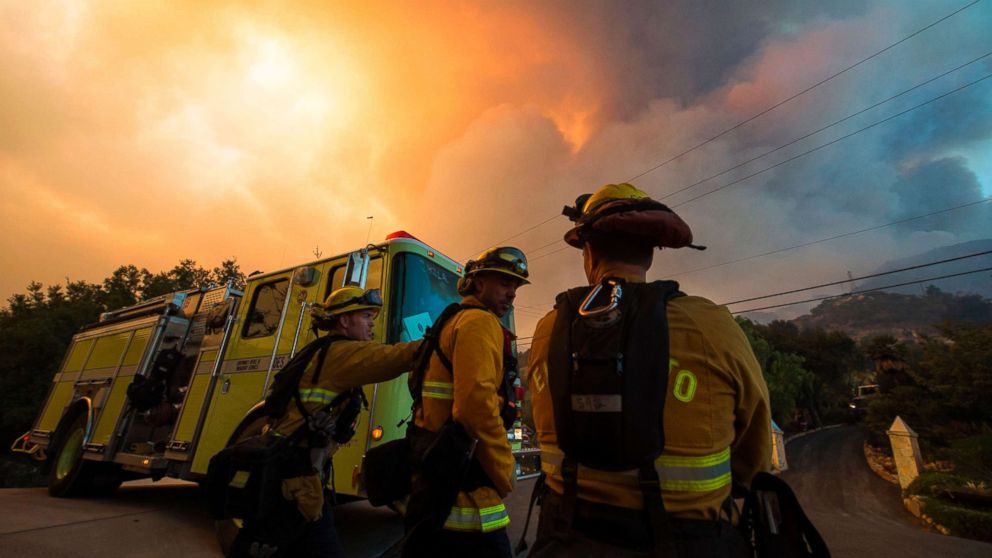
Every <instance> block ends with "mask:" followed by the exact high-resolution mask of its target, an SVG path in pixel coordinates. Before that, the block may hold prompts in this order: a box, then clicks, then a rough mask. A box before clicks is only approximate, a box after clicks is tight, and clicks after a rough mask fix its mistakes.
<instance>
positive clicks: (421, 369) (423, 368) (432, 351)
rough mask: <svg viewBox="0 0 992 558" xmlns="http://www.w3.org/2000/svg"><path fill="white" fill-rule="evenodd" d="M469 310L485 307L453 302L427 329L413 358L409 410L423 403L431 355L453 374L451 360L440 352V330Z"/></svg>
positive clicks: (483, 307) (409, 385) (409, 384)
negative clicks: (414, 362) (414, 361)
mask: <svg viewBox="0 0 992 558" xmlns="http://www.w3.org/2000/svg"><path fill="white" fill-rule="evenodd" d="M471 308H475V309H479V310H486V307H485V306H478V305H475V304H461V303H458V302H454V303H451V304H449V305H448V306H446V307H445V309H444V310H443V311H442V312H441V314H440V315H439V316H438V317H437V320H436V321H435V322H434V324H433V325H431V326H430V327H429V328H427V333H425V334H424V343H423V345H421V346H420V349H418V351H417V355H416V356H415V359H416V362H417V365H416V366H415V367H414V369H413V370H412V371H411V372H410V379H409V383H408V387H409V389H410V397H411V398H412V399H413V404H412V406H411V409H413V410H416V409H417V408H419V407H420V406H421V405H422V403H423V388H424V377H425V376H426V375H427V367H428V366H429V365H430V360H431V356H432V355H437V357H438V360H440V361H441V364H443V365H444V367H445V368H447V369H448V371H449V372H451V373H452V374H453V373H454V370H453V368H452V364H451V360H450V359H449V358H448V357H447V356H446V355H445V354H444V352H443V351H442V350H441V330H443V329H444V326H445V325H446V324H447V323H448V321H449V320H451V319H452V318H454V317H455V316H456V315H457V314H458V313H459V312H461V311H462V310H468V309H471Z"/></svg>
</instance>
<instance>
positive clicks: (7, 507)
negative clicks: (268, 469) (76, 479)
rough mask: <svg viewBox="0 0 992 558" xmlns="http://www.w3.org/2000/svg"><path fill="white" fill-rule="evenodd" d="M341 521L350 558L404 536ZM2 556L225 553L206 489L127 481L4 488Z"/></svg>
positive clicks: (369, 522)
mask: <svg viewBox="0 0 992 558" xmlns="http://www.w3.org/2000/svg"><path fill="white" fill-rule="evenodd" d="M532 486H533V481H527V482H522V483H520V484H519V486H518V490H517V491H515V492H514V495H513V496H512V497H511V498H510V499H509V501H508V505H509V507H510V513H511V517H512V518H513V523H512V524H511V526H510V536H511V539H512V540H513V542H514V543H516V539H517V537H519V534H520V531H521V530H522V529H523V525H522V524H523V520H524V517H526V514H527V500H528V498H529V496H530V489H531V487H532ZM536 511H537V509H535V514H534V516H535V517H534V518H533V520H532V521H533V523H534V525H532V526H531V531H530V537H529V538H530V539H531V540H533V537H534V529H535V527H536V520H537V517H536V516H537V513H536ZM334 517H335V522H336V524H337V528H338V532H339V533H341V538H342V542H343V544H344V547H345V551H346V552H347V555H348V556H350V557H355V558H364V557H373V556H378V555H379V554H380V553H382V552H383V551H385V550H386V549H387V548H389V547H390V546H391V545H392V543H393V542H395V541H397V540H399V538H400V537H401V536H402V534H403V526H402V523H401V521H400V519H399V517H398V516H397V515H396V514H395V513H393V512H391V511H389V510H388V509H386V508H373V507H371V506H369V505H368V503H367V502H364V501H363V502H352V503H349V504H342V505H339V506H337V507H336V508H335V510H334ZM0 555H2V556H25V557H33V556H39V557H40V556H44V557H46V558H49V557H50V558H89V557H93V558H106V557H108V556H113V557H115V558H117V557H121V558H130V557H134V558H138V557H140V558H175V557H177V556H178V557H182V558H216V557H218V556H220V555H221V553H220V549H219V547H218V545H217V539H216V536H215V534H214V527H213V521H212V520H211V519H210V516H209V515H208V514H207V512H206V508H205V506H204V503H203V500H202V497H201V495H200V492H199V488H198V487H197V486H196V485H194V484H189V483H182V482H178V481H169V480H165V481H160V482H158V483H154V484H152V483H149V482H145V481H141V482H137V483H125V484H124V486H122V487H121V489H120V490H119V491H118V492H117V494H115V495H114V496H113V497H111V498H104V499H89V500H77V499H60V498H51V497H49V496H48V492H47V491H46V490H45V489H44V488H18V489H5V490H0Z"/></svg>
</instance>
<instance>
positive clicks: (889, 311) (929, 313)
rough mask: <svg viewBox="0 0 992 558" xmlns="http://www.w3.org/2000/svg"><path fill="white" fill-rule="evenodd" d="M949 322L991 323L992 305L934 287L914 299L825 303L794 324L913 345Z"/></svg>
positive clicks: (881, 295)
mask: <svg viewBox="0 0 992 558" xmlns="http://www.w3.org/2000/svg"><path fill="white" fill-rule="evenodd" d="M948 320H951V321H968V322H992V301H990V300H988V299H986V298H983V297H982V296H980V295H977V294H952V293H947V292H944V291H942V290H941V289H939V288H937V287H935V286H930V287H927V289H926V291H925V292H924V293H923V294H915V295H914V294H900V293H889V292H884V291H878V292H871V293H864V294H860V295H855V296H851V297H845V298H837V299H831V300H825V301H823V302H822V303H820V305H819V306H817V307H815V308H813V309H812V310H811V311H810V313H809V314H807V315H805V316H800V317H798V318H796V319H794V320H792V322H793V323H795V324H796V325H798V326H799V327H800V328H823V329H828V330H840V331H843V332H844V333H846V334H848V335H850V336H851V337H854V338H855V339H863V338H865V337H871V336H874V335H879V334H889V335H893V336H895V337H897V338H899V339H901V340H904V341H911V340H913V339H915V338H917V337H918V336H919V335H920V334H932V333H934V332H935V331H936V330H935V329H934V326H935V325H937V324H940V323H942V322H944V321H948Z"/></svg>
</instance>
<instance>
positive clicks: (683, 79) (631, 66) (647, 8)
mask: <svg viewBox="0 0 992 558" xmlns="http://www.w3.org/2000/svg"><path fill="white" fill-rule="evenodd" d="M779 4H780V5H779ZM824 4H828V5H824ZM622 6H623V9H619V8H618V5H617V4H615V3H612V2H585V3H581V2H580V3H576V2H572V1H567V2H559V3H556V4H554V5H552V6H550V7H548V6H546V9H545V10H544V11H543V13H542V16H541V17H543V18H544V19H545V20H546V22H547V24H548V25H549V26H554V27H565V28H567V29H569V30H570V31H569V33H570V34H571V35H572V36H576V37H580V38H581V44H582V45H583V48H584V51H585V53H586V55H587V56H588V57H589V59H590V60H594V61H595V63H596V64H597V66H598V67H597V70H598V72H599V74H600V75H601V76H602V77H603V79H605V80H606V81H607V82H610V83H612V84H613V88H612V94H611V98H609V99H607V101H606V103H605V104H604V106H602V107H601V109H600V115H599V116H600V118H602V119H620V120H626V119H629V118H631V117H634V116H636V115H637V114H638V113H640V112H641V111H643V110H644V109H645V108H646V106H647V104H648V103H649V102H650V101H652V100H655V99H674V100H676V101H677V102H679V103H680V104H682V105H684V106H685V105H690V104H692V103H693V102H694V101H696V100H698V99H699V98H700V97H701V96H704V95H706V94H707V93H710V92H712V91H713V90H715V89H717V88H719V87H722V86H723V85H725V84H726V83H727V81H728V79H730V77H731V76H732V75H733V74H734V73H735V72H736V71H737V70H738V69H739V68H740V65H741V64H742V63H744V62H745V61H747V60H748V59H750V58H751V57H752V56H754V55H755V54H757V53H758V51H759V49H760V47H761V45H762V43H763V41H764V40H765V39H767V38H768V37H769V36H771V35H773V34H775V33H779V32H781V28H782V27H790V26H798V25H801V24H802V23H804V22H806V21H808V20H810V19H813V18H818V17H824V16H827V17H842V16H851V15H855V14H858V13H861V12H863V11H864V10H865V7H864V5H863V4H862V3H859V2H837V3H831V2H828V3H823V2H774V3H772V2H724V1H715V0H706V1H698V0H695V1H694V0H680V1H672V2H655V1H646V0H642V1H636V2H624V3H623V4H622ZM576 85H581V84H576Z"/></svg>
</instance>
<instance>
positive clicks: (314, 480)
mask: <svg viewBox="0 0 992 558" xmlns="http://www.w3.org/2000/svg"><path fill="white" fill-rule="evenodd" d="M282 496H283V498H285V499H287V500H296V509H298V510H300V514H301V515H302V516H303V517H304V518H306V520H307V521H317V520H318V519H320V517H321V515H323V510H324V487H323V486H322V484H321V482H320V477H318V476H317V475H316V474H313V475H307V476H304V477H293V478H291V479H285V480H284V481H282Z"/></svg>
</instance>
